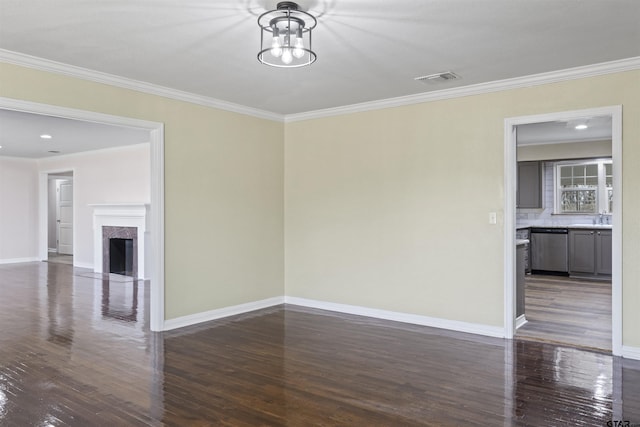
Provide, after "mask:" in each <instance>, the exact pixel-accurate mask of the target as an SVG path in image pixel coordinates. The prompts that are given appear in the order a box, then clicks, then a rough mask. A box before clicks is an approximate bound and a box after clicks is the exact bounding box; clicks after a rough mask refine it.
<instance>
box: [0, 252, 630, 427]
mask: <svg viewBox="0 0 640 427" xmlns="http://www.w3.org/2000/svg"><path fill="white" fill-rule="evenodd" d="M148 289H149V288H148V283H144V282H139V281H132V280H117V278H116V277H110V276H109V275H107V276H102V275H94V274H93V273H91V272H89V271H88V270H84V269H74V268H73V267H71V266H69V265H64V264H53V263H27V264H15V265H0V326H1V328H0V425H2V426H5V425H7V426H14V425H15V426H32V425H33V426H50V425H51V426H58V425H71V426H75V425H77V426H92V425H109V426H113V425H117V426H120V425H132V426H135V425H154V426H155V425H171V426H184V425H194V426H207V425H212V426H213V425H232V426H238V425H247V426H249V425H251V426H253V425H289V426H298V425H300V426H308V425H319V424H321V425H350V426H351V425H385V426H389V425H531V426H539V425H563V426H565V425H602V426H604V425H606V423H607V421H610V420H612V419H614V420H627V421H629V422H630V423H638V422H640V362H637V361H630V360H622V359H620V358H615V357H611V356H609V355H606V354H600V353H594V352H588V351H583V350H579V349H573V348H568V347H560V346H555V345H550V344H544V343H535V342H524V341H505V340H500V339H491V338H483V337H478V336H474V335H468V334H461V333H453V332H447V331H442V330H437V329H432V328H425V327H419V326H413V325H406V324H400V323H395V322H388V321H381V320H375V319H369V318H364V317H357V316H349V315H342V314H336V313H330V312H324V311H319V310H312V309H304V308H300V307H295V306H286V307H285V306H278V307H273V308H270V309H266V310H261V311H257V312H253V313H248V314H245V315H241V316H236V317H233V318H227V319H223V320H220V321H216V322H210V323H208V324H205V325H198V326H193V327H188V328H183V329H181V330H176V331H170V332H165V333H150V332H149V330H148V312H149V310H148V304H149V298H148Z"/></svg>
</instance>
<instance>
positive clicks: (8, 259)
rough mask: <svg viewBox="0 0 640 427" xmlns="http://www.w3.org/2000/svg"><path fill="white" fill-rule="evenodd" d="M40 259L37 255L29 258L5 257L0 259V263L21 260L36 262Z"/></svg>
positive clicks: (16, 262) (11, 262)
mask: <svg viewBox="0 0 640 427" xmlns="http://www.w3.org/2000/svg"><path fill="white" fill-rule="evenodd" d="M37 261H40V260H39V259H38V258H37V257H31V258H7V259H0V264H20V263H23V262H37Z"/></svg>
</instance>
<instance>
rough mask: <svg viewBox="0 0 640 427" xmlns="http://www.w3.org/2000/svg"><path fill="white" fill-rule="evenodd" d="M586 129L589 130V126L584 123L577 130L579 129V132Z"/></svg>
mask: <svg viewBox="0 0 640 427" xmlns="http://www.w3.org/2000/svg"><path fill="white" fill-rule="evenodd" d="M586 128H588V126H587V125H585V124H584V123H583V124H580V125H577V126H576V129H577V130H584V129H586Z"/></svg>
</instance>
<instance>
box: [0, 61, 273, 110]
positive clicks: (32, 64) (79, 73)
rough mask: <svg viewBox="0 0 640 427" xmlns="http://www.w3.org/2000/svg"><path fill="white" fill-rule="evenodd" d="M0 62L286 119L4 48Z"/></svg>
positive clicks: (221, 108) (179, 99) (180, 99)
mask: <svg viewBox="0 0 640 427" xmlns="http://www.w3.org/2000/svg"><path fill="white" fill-rule="evenodd" d="M0 62H6V63H9V64H14V65H19V66H22V67H27V68H32V69H36V70H41V71H47V72H50V73H57V74H62V75H65V76H70V77H76V78H80V79H83V80H88V81H92V82H96V83H103V84H107V85H111V86H116V87H120V88H124V89H131V90H135V91H138V92H144V93H148V94H150V95H157V96H162V97H164V98H170V99H175V100H177V101H184V102H189V103H192V104H197V105H202V106H205V107H211V108H217V109H220V110H225V111H230V112H233V113H239V114H245V115H248V116H252V117H257V118H260V119H266V120H272V121H276V122H283V121H284V118H285V116H283V115H282V114H277V113H272V112H270V111H265V110H259V109H257V108H251V107H246V106H244V105H240V104H234V103H232V102H227V101H222V100H220V99H215V98H210V97H207V96H202V95H197V94H194V93H190V92H184V91H181V90H176V89H171V88H168V87H164V86H159V85H154V84H151V83H146V82H142V81H139V80H133V79H128V78H125V77H120V76H116V75H113V74H108V73H103V72H100V71H94V70H89V69H87V68H82V67H76V66H74V65H68V64H63V63H61V62H56V61H51V60H48V59H43V58H38V57H35V56H31V55H26V54H24V53H19V52H13V51H10V50H6V49H0Z"/></svg>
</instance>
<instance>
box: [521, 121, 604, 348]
mask: <svg viewBox="0 0 640 427" xmlns="http://www.w3.org/2000/svg"><path fill="white" fill-rule="evenodd" d="M608 119H609V120H608ZM517 161H518V163H517V180H518V181H517V193H516V242H515V244H516V257H515V258H516V293H515V295H516V337H517V338H522V339H532V340H537V341H547V342H556V343H566V344H569V345H573V346H580V347H587V348H593V349H596V350H600V351H609V352H610V351H611V310H612V309H611V277H612V231H613V226H614V224H613V221H612V212H613V197H614V189H613V162H612V153H611V122H610V117H585V118H584V119H580V120H572V121H565V122H548V123H535V124H526V125H519V126H518V128H517Z"/></svg>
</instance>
